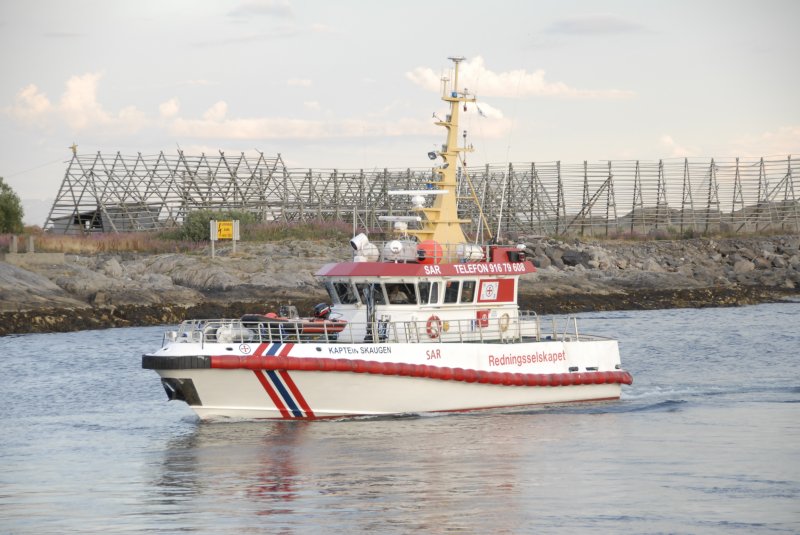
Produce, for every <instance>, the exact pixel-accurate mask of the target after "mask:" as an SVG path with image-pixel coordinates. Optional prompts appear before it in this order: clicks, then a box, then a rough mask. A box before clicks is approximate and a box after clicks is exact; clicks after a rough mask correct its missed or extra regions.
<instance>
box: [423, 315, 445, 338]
mask: <svg viewBox="0 0 800 535" xmlns="http://www.w3.org/2000/svg"><path fill="white" fill-rule="evenodd" d="M425 331H426V332H427V333H428V336H429V337H431V338H433V339H434V340H436V339H437V338H439V335H440V334H441V333H442V320H440V319H439V316H436V315H433V316H431V317H430V318H428V323H426V324H425Z"/></svg>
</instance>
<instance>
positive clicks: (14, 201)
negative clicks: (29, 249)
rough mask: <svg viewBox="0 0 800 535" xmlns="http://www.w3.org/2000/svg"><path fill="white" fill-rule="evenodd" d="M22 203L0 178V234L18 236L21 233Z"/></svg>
mask: <svg viewBox="0 0 800 535" xmlns="http://www.w3.org/2000/svg"><path fill="white" fill-rule="evenodd" d="M23 215H24V212H23V210H22V203H20V201H19V197H17V194H16V193H14V190H13V189H11V186H9V185H8V184H6V183H5V182H4V181H3V177H1V176H0V233H3V234H9V233H10V234H19V233H20V232H22V216H23Z"/></svg>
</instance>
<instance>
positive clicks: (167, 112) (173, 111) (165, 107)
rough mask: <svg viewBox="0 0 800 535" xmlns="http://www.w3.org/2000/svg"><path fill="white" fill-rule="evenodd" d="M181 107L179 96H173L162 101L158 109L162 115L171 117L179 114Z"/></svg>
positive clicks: (167, 117) (166, 117)
mask: <svg viewBox="0 0 800 535" xmlns="http://www.w3.org/2000/svg"><path fill="white" fill-rule="evenodd" d="M180 109H181V105H180V103H179V102H178V99H177V98H171V99H169V100H168V101H166V102H162V103H161V104H160V105H159V106H158V111H159V113H160V114H161V117H163V118H165V119H171V118H172V117H175V116H176V115H178V112H179V111H180Z"/></svg>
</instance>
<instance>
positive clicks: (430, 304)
mask: <svg viewBox="0 0 800 535" xmlns="http://www.w3.org/2000/svg"><path fill="white" fill-rule="evenodd" d="M450 59H451V60H453V62H454V76H453V83H452V86H451V87H450V88H447V87H445V90H444V94H443V96H442V100H444V101H445V102H447V103H448V104H449V106H450V113H449V115H447V117H446V118H445V120H443V121H442V120H438V121H437V122H436V124H437V125H439V126H442V127H444V128H445V129H446V130H447V140H446V144H445V145H443V146H442V150H441V151H436V152H432V153H431V154H430V155H429V156H431V157H432V159H438V158H441V159H442V163H441V164H440V165H438V166H437V167H434V168H433V169H432V174H431V178H430V182H429V183H428V184H427V188H426V189H422V190H411V191H400V192H391V193H392V194H397V195H406V196H410V201H411V206H412V210H411V213H412V215H408V216H395V217H386V218H384V219H385V220H388V221H390V222H393V224H394V229H395V232H396V234H397V236H396V239H393V240H391V241H389V242H387V243H384V244H376V243H373V242H371V241H370V240H369V237H368V236H367V235H365V234H359V235H357V236H355V237H354V238H353V239H352V240H351V241H350V247H351V248H352V252H353V259H352V261H351V262H343V263H336V264H328V265H326V266H324V267H322V268H321V269H320V271H319V272H318V273H317V276H318V277H319V279H320V281H321V282H322V284H324V286H325V288H326V290H327V292H328V295H329V296H330V300H331V302H332V304H331V305H328V304H325V303H321V304H320V305H318V306H317V307H315V309H314V312H313V314H312V315H311V316H309V317H300V316H299V314H298V313H297V311H296V310H295V309H293V307H286V308H285V309H284V310H281V311H279V313H277V314H273V313H270V314H249V315H246V316H244V317H242V318H239V319H210V320H190V321H185V322H183V323H182V324H181V325H179V326H178V328H177V329H176V330H172V331H169V332H167V333H166V334H165V336H164V339H163V342H162V346H161V348H160V349H159V350H158V351H155V352H154V353H152V354H148V355H144V356H143V357H142V367H143V368H146V369H152V370H155V371H156V372H157V373H158V374H159V375H160V376H161V381H162V384H163V386H164V389H165V390H166V392H167V395H168V397H169V398H170V399H177V400H182V401H185V402H186V403H188V404H189V406H190V407H191V408H192V409H193V410H194V411H195V412H196V413H197V414H198V416H199V417H200V418H215V417H235V418H270V419H314V418H331V417H348V416H358V415H384V414H398V413H419V412H438V411H467V410H478V409H488V408H499V407H518V406H527V405H534V404H543V403H557V402H571V401H593V400H608V399H618V398H619V397H620V393H621V385H622V384H631V382H632V379H631V376H630V374H629V373H628V372H626V371H624V370H622V368H621V364H620V356H619V349H618V345H617V342H616V340H612V339H608V338H604V337H600V336H591V335H585V334H579V333H578V328H577V322H576V321H575V320H574V319H573V322H572V323H570V324H569V325H568V326H566V327H565V326H563V325H562V326H556V325H553V326H552V328H548V329H545V328H543V326H542V324H541V322H540V319H539V318H538V316H537V315H536V314H535V313H534V312H528V311H520V310H519V306H518V304H517V296H518V289H519V278H520V277H521V276H523V275H526V274H529V273H533V272H535V271H536V270H535V268H534V266H533V264H532V263H531V262H530V261H529V260H527V258H526V256H525V253H524V252H523V251H522V250H521V248H519V247H509V246H503V245H498V244H493V243H488V244H483V243H477V242H471V241H469V240H467V238H466V236H465V235H464V233H463V230H462V224H465V223H469V222H470V221H468V220H465V219H460V218H459V217H458V199H459V198H458V195H457V192H458V191H460V190H459V180H468V175H467V174H466V168H463V171H464V172H462V173H460V174H459V173H457V168H458V166H459V163H463V159H462V158H461V155H462V153H464V152H466V151H469V150H471V148H468V147H464V146H462V147H459V145H458V137H457V135H458V119H459V111H460V108H461V106H462V105H464V106H466V104H467V103H471V102H475V98H474V97H473V96H471V95H469V94H468V93H467V92H466V91H458V90H457V87H458V67H459V63H460V62H461V61H462V60H463V58H450ZM476 198H477V197H475V195H474V194H473V199H476Z"/></svg>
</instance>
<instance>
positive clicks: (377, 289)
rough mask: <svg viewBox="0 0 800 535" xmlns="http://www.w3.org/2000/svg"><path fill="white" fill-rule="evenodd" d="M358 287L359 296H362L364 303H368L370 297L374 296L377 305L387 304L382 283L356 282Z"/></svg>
mask: <svg viewBox="0 0 800 535" xmlns="http://www.w3.org/2000/svg"><path fill="white" fill-rule="evenodd" d="M356 289H357V290H358V295H359V297H361V301H363V302H364V303H366V302H367V300H368V299H370V298H372V299H373V302H374V303H375V304H376V305H385V304H386V297H385V296H384V294H383V285H382V284H380V283H366V282H362V283H360V284H356Z"/></svg>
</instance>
